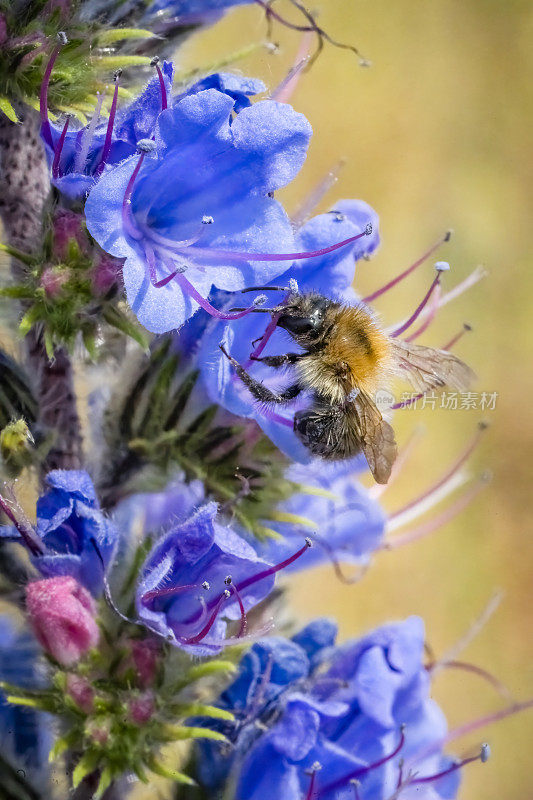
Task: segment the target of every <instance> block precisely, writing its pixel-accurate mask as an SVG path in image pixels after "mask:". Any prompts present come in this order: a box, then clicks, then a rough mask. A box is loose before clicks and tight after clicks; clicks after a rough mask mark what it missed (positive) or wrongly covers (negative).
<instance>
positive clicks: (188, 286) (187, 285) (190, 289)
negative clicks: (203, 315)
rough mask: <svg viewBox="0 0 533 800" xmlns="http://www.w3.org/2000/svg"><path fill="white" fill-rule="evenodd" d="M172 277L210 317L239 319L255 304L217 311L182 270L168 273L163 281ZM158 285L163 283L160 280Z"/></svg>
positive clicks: (248, 312)
mask: <svg viewBox="0 0 533 800" xmlns="http://www.w3.org/2000/svg"><path fill="white" fill-rule="evenodd" d="M172 278H176V281H177V282H178V283H179V285H180V287H181V289H182V290H183V291H184V292H185V294H188V295H189V297H192V299H193V300H196V302H197V303H198V305H199V306H200V307H201V308H203V309H204V311H207V313H208V314H210V315H211V316H212V317H215V318H216V319H223V320H228V319H229V320H231V319H240V318H241V317H245V316H246V315H247V314H250V313H251V312H252V311H253V310H254V308H256V306H254V305H252V306H249V307H248V308H245V309H244V310H243V311H236V312H233V313H232V312H227V313H224V312H223V311H219V310H218V308H215V307H214V306H213V305H211V303H210V302H209V300H206V299H205V297H202V295H201V294H200V293H199V292H198V290H197V289H195V288H194V286H193V285H192V283H191V282H190V281H189V280H188V279H187V278H186V277H185V275H184V274H183V273H182V272H179V271H176V272H174V273H173V274H171V275H168V276H167V277H166V278H164V279H163V280H164V283H168V282H169V281H170V280H171V279H172ZM159 285H164V284H163V283H162V282H161V281H160V282H159Z"/></svg>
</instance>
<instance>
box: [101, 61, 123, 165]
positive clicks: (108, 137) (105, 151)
mask: <svg viewBox="0 0 533 800" xmlns="http://www.w3.org/2000/svg"><path fill="white" fill-rule="evenodd" d="M121 74H122V70H121V69H119V70H117V72H116V73H115V90H114V92H113V100H112V101H111V109H110V111H109V119H108V121H107V130H106V134H105V140H104V146H103V148H102V158H101V160H100V163H99V165H98V168H97V170H96V175H97V176H98V175H101V174H102V172H103V171H104V167H105V165H106V164H107V159H108V158H109V153H110V151H111V143H112V141H113V125H114V124H115V116H116V113H117V103H118V84H119V79H120V76H121Z"/></svg>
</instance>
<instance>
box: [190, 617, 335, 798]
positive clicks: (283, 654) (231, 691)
mask: <svg viewBox="0 0 533 800" xmlns="http://www.w3.org/2000/svg"><path fill="white" fill-rule="evenodd" d="M336 635H337V625H336V624H335V622H333V621H332V620H329V619H326V618H321V619H316V620H314V621H313V622H311V623H309V625H307V626H306V627H305V628H303V630H301V631H300V632H299V633H298V634H297V635H296V636H294V637H293V639H292V640H291V639H285V638H283V637H282V636H270V637H269V638H267V639H263V640H261V641H259V642H256V643H255V644H254V645H253V647H252V648H251V649H250V650H249V651H248V652H247V653H246V654H245V655H244V656H243V658H242V659H241V662H240V664H239V673H238V675H237V677H236V679H235V680H234V682H233V683H232V684H231V685H230V686H229V687H228V688H227V689H226V690H225V691H224V692H223V693H222V695H221V696H220V698H219V701H218V703H217V705H218V706H220V707H221V708H224V709H226V710H228V711H231V712H232V713H233V714H234V715H235V716H236V722H235V723H220V724H219V725H218V727H217V729H218V730H220V731H222V732H223V733H225V734H226V735H227V736H228V738H230V739H231V740H232V741H234V742H235V744H236V750H235V751H234V752H233V753H232V757H231V758H228V755H227V751H226V750H225V749H224V747H221V746H220V744H219V743H217V742H210V741H206V742H202V743H201V745H200V752H201V754H202V757H201V758H199V759H198V774H199V778H200V782H201V783H202V785H204V786H207V787H208V788H210V789H215V788H216V787H217V786H220V785H221V783H223V782H224V781H225V780H226V779H227V777H228V774H229V771H230V769H231V767H232V765H233V762H234V760H235V759H237V760H238V759H239V755H238V754H239V752H240V753H241V754H245V753H246V749H247V746H248V744H249V743H250V742H251V741H253V740H254V739H255V738H257V736H256V725H257V721H258V719H260V718H261V717H262V716H263V715H264V714H265V713H266V714H267V713H268V711H269V709H270V710H275V708H276V702H277V701H278V700H279V698H280V697H281V696H282V695H283V693H284V692H285V691H286V690H287V689H291V688H293V687H295V686H296V685H297V684H299V683H302V682H303V681H306V680H307V678H308V677H309V675H310V674H311V670H312V667H313V664H314V663H315V660H316V659H317V658H318V657H319V654H320V653H321V651H322V650H323V649H324V648H328V647H330V646H331V645H333V643H334V642H335V637H336ZM212 724H213V723H212V720H209V725H210V726H212Z"/></svg>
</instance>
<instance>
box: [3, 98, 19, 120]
mask: <svg viewBox="0 0 533 800" xmlns="http://www.w3.org/2000/svg"><path fill="white" fill-rule="evenodd" d="M0 111H2V112H3V113H4V114H5V115H6V117H7V118H8V120H9V121H10V122H14V123H19V122H20V120H19V118H18V117H17V112H16V111H15V109H14V108H13V106H12V105H11V103H10V102H9V100H8V99H7V97H4V96H3V95H0Z"/></svg>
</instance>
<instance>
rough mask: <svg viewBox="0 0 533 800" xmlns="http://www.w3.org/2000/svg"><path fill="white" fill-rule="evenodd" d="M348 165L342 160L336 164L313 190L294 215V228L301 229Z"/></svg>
mask: <svg viewBox="0 0 533 800" xmlns="http://www.w3.org/2000/svg"><path fill="white" fill-rule="evenodd" d="M345 164H346V161H345V160H344V159H341V160H340V161H339V162H337V164H335V165H334V166H333V167H332V168H331V169H330V171H329V172H328V173H327V175H325V176H324V178H322V180H321V181H320V182H319V183H318V184H317V185H316V186H315V187H314V189H312V190H311V192H310V193H309V195H308V196H307V198H306V199H305V200H304V201H303V203H302V205H301V206H300V207H299V208H298V209H297V211H296V212H295V213H294V214H293V215H292V218H291V221H292V224H293V226H294V228H300V227H301V226H302V225H303V224H304V222H306V221H307V220H308V219H309V217H310V216H311V214H312V213H313V211H314V210H315V209H316V207H317V206H318V204H319V203H320V201H321V200H322V198H323V197H324V196H325V195H326V194H327V192H329V190H330V189H331V187H332V186H334V185H335V184H336V183H337V180H338V177H339V173H340V171H341V169H342V168H343V167H344V165H345Z"/></svg>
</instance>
